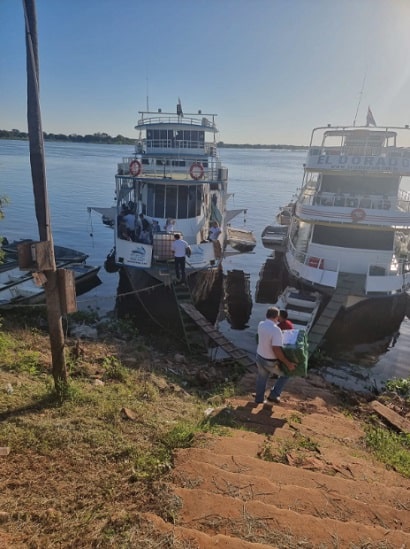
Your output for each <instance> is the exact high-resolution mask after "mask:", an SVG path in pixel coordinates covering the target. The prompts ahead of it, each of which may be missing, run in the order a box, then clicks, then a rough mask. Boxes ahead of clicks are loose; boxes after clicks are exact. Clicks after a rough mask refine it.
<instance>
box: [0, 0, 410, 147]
mask: <svg viewBox="0 0 410 549" xmlns="http://www.w3.org/2000/svg"><path fill="white" fill-rule="evenodd" d="M36 11H37V26H38V46H39V60H40V101H41V113H42V125H43V130H44V131H45V132H48V133H64V134H72V133H76V134H81V135H84V134H89V133H91V134H93V133H96V132H105V133H108V134H109V135H113V136H116V135H118V134H121V135H124V136H127V137H137V132H136V130H135V129H134V126H135V124H136V122H137V118H138V111H139V110H147V106H148V107H149V109H150V110H153V111H156V110H157V109H158V108H162V110H163V111H167V112H169V111H170V112H174V111H175V109H176V104H177V102H178V98H180V99H181V104H182V108H183V111H185V112H197V111H198V110H199V109H201V110H202V112H203V113H217V114H218V117H217V118H216V122H217V126H218V129H219V132H220V133H219V135H218V140H220V141H223V142H225V143H239V144H245V143H249V144H293V145H306V144H308V142H309V139H310V133H311V130H312V129H313V127H316V126H323V125H326V124H332V125H338V124H343V125H349V124H352V123H353V121H354V120H355V118H356V125H363V124H365V121H366V113H367V109H368V107H369V106H370V107H371V110H372V112H373V115H374V118H375V120H376V122H377V124H378V125H383V126H386V125H389V126H402V125H404V124H410V30H409V29H410V0H343V1H341V0H36ZM25 63H26V50H25V28H24V12H23V3H22V0H0V129H5V130H11V129H14V128H15V129H18V130H20V131H27V113H26V81H27V76H26V64H25ZM356 112H357V116H356Z"/></svg>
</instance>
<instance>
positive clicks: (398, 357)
mask: <svg viewBox="0 0 410 549" xmlns="http://www.w3.org/2000/svg"><path fill="white" fill-rule="evenodd" d="M45 152H46V171H47V185H48V197H49V203H50V214H51V224H52V231H53V235H54V242H55V243H56V244H59V245H62V246H67V247H70V248H76V249H79V250H81V251H83V252H86V253H87V254H89V259H88V262H89V263H90V264H93V265H102V264H103V262H104V259H105V257H106V255H107V253H108V252H109V251H110V249H111V248H112V245H113V233H112V230H111V229H110V228H108V227H106V226H105V225H103V224H102V223H101V220H100V218H99V216H98V215H97V214H95V213H90V212H89V211H88V210H87V208H88V207H89V206H100V207H107V206H111V205H113V204H114V176H115V172H116V164H117V162H118V161H120V159H121V157H122V156H126V155H129V154H130V153H131V152H132V147H131V146H129V145H98V144H78V143H58V142H46V143H45ZM220 154H221V157H222V161H223V163H224V165H226V166H227V167H228V169H229V189H230V192H231V193H232V196H231V198H230V200H229V202H230V203H229V206H230V209H236V208H245V209H247V214H246V215H245V216H238V218H236V219H235V220H234V221H233V222H232V225H233V226H236V227H246V228H248V229H252V230H253V231H254V234H255V236H256V238H257V245H256V247H255V249H254V250H253V252H251V253H247V254H238V255H229V256H228V257H226V259H225V261H224V269H225V271H227V270H233V269H238V270H244V272H246V273H248V274H249V280H250V287H251V295H252V299H253V304H252V313H251V316H250V318H249V321H248V324H247V327H246V328H245V329H243V330H234V329H232V327H231V326H230V325H229V323H228V321H227V320H223V321H222V322H220V325H219V327H220V329H221V331H222V332H223V333H225V335H226V336H227V337H228V338H229V339H231V340H232V341H233V342H234V343H235V344H237V345H238V346H240V347H242V348H244V349H246V350H247V351H249V352H253V351H254V348H255V333H256V327H257V324H258V322H259V320H261V319H262V318H264V315H265V311H266V307H267V305H266V304H260V303H256V302H255V291H256V285H257V282H258V279H259V273H260V270H261V268H262V266H263V264H264V262H265V261H266V259H267V258H268V257H269V255H270V254H271V251H270V250H267V249H265V248H264V247H263V245H262V241H261V238H260V235H261V233H262V230H263V229H264V227H265V226H266V225H268V224H269V223H271V222H272V221H273V220H274V217H275V215H276V213H277V211H278V208H279V206H281V205H283V204H285V203H287V202H289V200H290V199H291V198H292V196H293V195H294V194H295V192H296V191H297V189H298V187H299V186H300V184H301V182H302V175H303V162H304V160H305V155H306V153H305V152H304V151H286V150H274V151H271V150H265V149H256V150H253V149H221V150H220ZM0 195H5V196H7V197H8V199H9V201H10V203H9V204H8V205H7V206H6V208H5V218H4V219H3V221H2V222H1V225H0V234H2V235H3V236H6V237H7V238H8V239H9V240H10V241H11V240H16V239H20V238H32V239H34V240H36V239H38V228H37V221H36V219H35V213H34V198H33V188H32V182H31V172H30V164H29V155H28V143H27V142H25V141H12V140H0ZM100 278H101V281H102V284H101V285H100V286H98V287H96V288H95V289H93V290H92V291H91V292H89V293H87V294H85V295H83V296H80V297H79V298H78V304H79V308H81V309H88V308H90V309H97V310H99V311H100V312H101V313H105V312H108V311H110V310H112V309H113V307H114V303H115V295H116V290H117V275H116V274H108V273H106V272H105V271H104V269H103V268H102V269H101V271H100ZM409 344H410V321H409V320H407V319H406V320H405V321H404V322H403V323H402V326H401V329H400V334H399V335H397V337H396V338H394V340H393V341H392V342H379V343H377V344H375V345H372V346H366V347H361V348H358V349H357V348H356V349H354V350H351V352H350V353H349V354H345V356H340V355H339V356H337V357H336V356H335V357H333V358H334V359H335V360H336V366H335V367H328V368H326V369H325V375H326V376H327V377H328V379H329V380H331V381H333V382H334V383H336V384H339V385H341V386H344V387H346V388H349V387H351V388H354V389H355V390H361V389H363V390H368V389H373V388H376V389H378V388H380V387H381V386H382V384H383V383H384V381H385V380H386V379H391V378H395V377H408V376H409V375H410V366H409V361H408V359H407V356H408V349H409ZM346 351H347V350H346Z"/></svg>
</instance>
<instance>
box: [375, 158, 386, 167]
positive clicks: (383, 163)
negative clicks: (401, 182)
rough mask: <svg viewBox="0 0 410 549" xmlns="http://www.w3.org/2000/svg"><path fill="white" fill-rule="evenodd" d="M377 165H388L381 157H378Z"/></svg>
mask: <svg viewBox="0 0 410 549" xmlns="http://www.w3.org/2000/svg"><path fill="white" fill-rule="evenodd" d="M376 167H377V168H385V167H386V161H385V160H384V158H382V157H380V158H378V159H377V162H376Z"/></svg>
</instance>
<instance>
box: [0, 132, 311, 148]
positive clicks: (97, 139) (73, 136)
mask: <svg viewBox="0 0 410 549" xmlns="http://www.w3.org/2000/svg"><path fill="white" fill-rule="evenodd" d="M43 136H44V140H45V141H67V142H72V143H101V144H107V145H133V144H134V143H135V141H136V139H135V138H131V137H124V136H123V135H120V134H119V135H117V136H116V137H113V136H111V135H108V133H104V132H97V133H93V134H86V135H79V134H77V133H70V134H69V135H66V134H64V133H47V132H43ZM0 139H21V140H28V133H27V132H21V131H20V130H15V129H14V130H0ZM217 145H218V147H220V148H226V149H272V150H273V149H279V150H284V149H285V150H300V149H305V148H306V147H305V146H303V145H261V144H258V145H250V144H248V143H244V144H241V145H239V144H234V143H224V142H223V141H219V142H218V143H217Z"/></svg>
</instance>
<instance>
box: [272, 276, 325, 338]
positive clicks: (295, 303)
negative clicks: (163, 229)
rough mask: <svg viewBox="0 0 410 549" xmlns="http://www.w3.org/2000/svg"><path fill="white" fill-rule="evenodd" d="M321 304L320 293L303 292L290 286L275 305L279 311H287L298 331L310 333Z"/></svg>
mask: <svg viewBox="0 0 410 549" xmlns="http://www.w3.org/2000/svg"><path fill="white" fill-rule="evenodd" d="M320 303H321V294H320V293H319V292H309V291H307V290H303V291H301V290H298V289H297V288H294V287H291V286H288V287H286V288H285V290H284V291H283V292H282V294H281V295H280V296H279V297H278V300H277V302H276V304H275V305H276V307H278V309H286V311H287V313H288V319H289V320H290V321H291V322H292V324H293V325H294V328H295V329H296V330H301V329H302V330H305V331H306V332H307V333H309V331H310V329H311V327H312V326H313V323H314V322H315V320H316V316H317V314H318V312H319V307H320Z"/></svg>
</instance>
